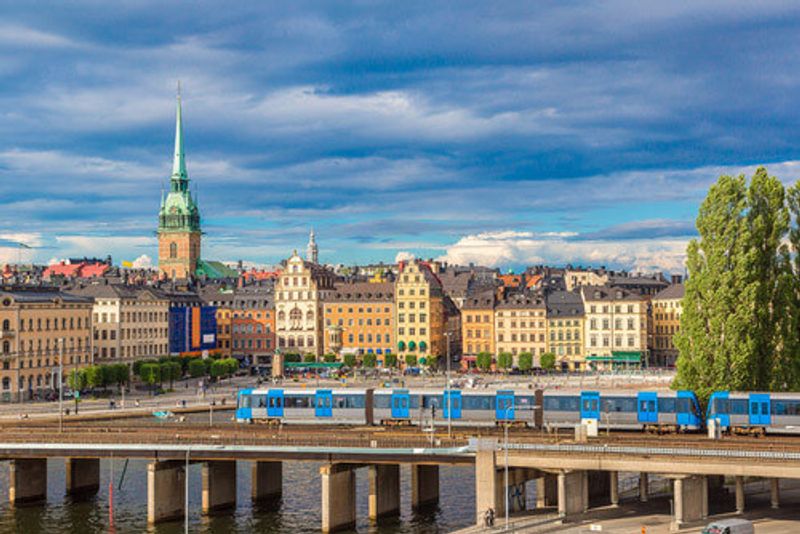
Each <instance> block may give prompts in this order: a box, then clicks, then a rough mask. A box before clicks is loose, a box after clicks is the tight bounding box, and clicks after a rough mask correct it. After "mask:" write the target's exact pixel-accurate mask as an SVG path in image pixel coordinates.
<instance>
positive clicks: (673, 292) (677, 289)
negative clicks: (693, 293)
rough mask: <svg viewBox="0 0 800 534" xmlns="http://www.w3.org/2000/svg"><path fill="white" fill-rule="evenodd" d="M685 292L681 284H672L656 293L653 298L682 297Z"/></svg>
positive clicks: (668, 298)
mask: <svg viewBox="0 0 800 534" xmlns="http://www.w3.org/2000/svg"><path fill="white" fill-rule="evenodd" d="M685 292H686V288H685V287H684V285H683V284H672V285H670V286H668V287H666V288H665V289H662V290H661V291H659V292H658V293H656V294H655V296H654V297H653V300H670V299H682V298H683V295H684V293H685Z"/></svg>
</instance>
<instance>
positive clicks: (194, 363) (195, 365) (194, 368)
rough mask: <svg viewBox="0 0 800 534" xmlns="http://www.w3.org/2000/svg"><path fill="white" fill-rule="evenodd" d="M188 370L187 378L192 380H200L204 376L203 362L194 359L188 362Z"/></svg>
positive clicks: (204, 365)
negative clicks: (189, 377)
mask: <svg viewBox="0 0 800 534" xmlns="http://www.w3.org/2000/svg"><path fill="white" fill-rule="evenodd" d="M188 370H189V376H191V377H192V378H200V377H201V376H205V375H206V364H205V363H204V362H203V360H201V359H199V358H195V359H193V360H191V361H190V362H189V365H188Z"/></svg>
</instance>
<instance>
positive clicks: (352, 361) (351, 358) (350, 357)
mask: <svg viewBox="0 0 800 534" xmlns="http://www.w3.org/2000/svg"><path fill="white" fill-rule="evenodd" d="M342 361H344V364H345V365H346V366H347V367H351V368H352V367H355V366H356V355H355V354H352V353H351V354H345V355H344V357H343V358H342Z"/></svg>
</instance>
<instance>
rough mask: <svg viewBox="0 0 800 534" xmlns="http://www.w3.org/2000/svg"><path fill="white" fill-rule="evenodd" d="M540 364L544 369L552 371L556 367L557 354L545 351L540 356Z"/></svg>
mask: <svg viewBox="0 0 800 534" xmlns="http://www.w3.org/2000/svg"><path fill="white" fill-rule="evenodd" d="M539 364H540V365H541V366H542V369H547V370H548V371H552V370H553V369H555V368H556V355H555V354H553V353H552V352H545V353H544V354H542V357H541V358H539Z"/></svg>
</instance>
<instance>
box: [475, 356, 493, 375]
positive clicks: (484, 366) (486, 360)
mask: <svg viewBox="0 0 800 534" xmlns="http://www.w3.org/2000/svg"><path fill="white" fill-rule="evenodd" d="M475 365H477V366H478V369H480V370H481V371H488V370H489V369H490V368H491V367H492V355H491V354H489V353H488V352H479V353H478V355H477V356H476V357H475Z"/></svg>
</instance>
